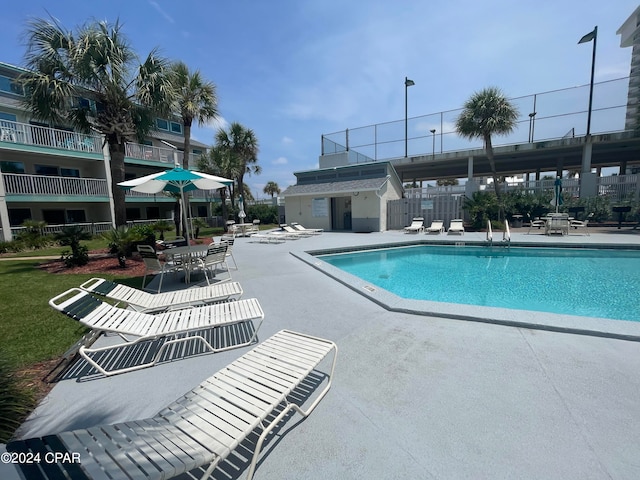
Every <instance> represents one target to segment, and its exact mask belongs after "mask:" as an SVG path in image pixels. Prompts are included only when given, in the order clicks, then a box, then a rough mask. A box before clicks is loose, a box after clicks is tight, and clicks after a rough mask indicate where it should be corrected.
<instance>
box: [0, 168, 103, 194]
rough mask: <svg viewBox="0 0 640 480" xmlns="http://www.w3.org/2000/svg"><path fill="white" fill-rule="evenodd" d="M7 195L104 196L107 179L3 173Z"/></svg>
mask: <svg viewBox="0 0 640 480" xmlns="http://www.w3.org/2000/svg"><path fill="white" fill-rule="evenodd" d="M2 178H3V179H4V188H5V191H6V193H7V195H82V196H97V197H106V196H108V195H109V186H108V185H107V181H106V180H104V179H101V178H75V177H53V176H46V175H27V174H21V173H3V174H2Z"/></svg>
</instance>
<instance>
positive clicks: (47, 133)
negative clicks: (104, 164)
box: [0, 120, 102, 153]
mask: <svg viewBox="0 0 640 480" xmlns="http://www.w3.org/2000/svg"><path fill="white" fill-rule="evenodd" d="M0 142H11V143H19V144H23V145H36V146H39V147H51V148H59V149H63V150H73V151H76V152H88V153H102V140H101V138H100V137H99V136H95V135H85V134H83V133H76V132H69V131H67V130H59V129H57V128H49V127H40V126H37V125H30V124H28V123H20V122H11V121H8V120H0Z"/></svg>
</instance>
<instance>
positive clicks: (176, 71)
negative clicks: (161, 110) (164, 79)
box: [171, 62, 218, 170]
mask: <svg viewBox="0 0 640 480" xmlns="http://www.w3.org/2000/svg"><path fill="white" fill-rule="evenodd" d="M171 71H172V73H173V78H172V83H173V88H174V89H175V95H176V98H175V105H174V106H173V110H174V111H175V112H177V113H178V114H179V115H180V117H181V118H182V124H183V125H184V156H183V158H182V168H184V169H185V170H187V169H188V168H189V152H190V151H191V125H192V124H193V121H194V120H195V121H196V122H197V123H198V124H199V125H202V124H204V123H206V122H208V121H209V120H213V119H216V118H218V97H217V96H216V86H215V85H214V84H213V83H212V82H207V81H205V80H204V79H203V78H202V76H201V75H200V72H199V71H198V70H196V71H195V72H190V71H189V67H187V65H185V64H184V63H183V62H176V63H174V64H173V65H172V66H171Z"/></svg>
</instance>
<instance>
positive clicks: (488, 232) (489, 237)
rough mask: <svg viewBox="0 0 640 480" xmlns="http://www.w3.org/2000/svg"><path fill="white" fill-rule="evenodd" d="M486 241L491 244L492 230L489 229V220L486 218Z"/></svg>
mask: <svg viewBox="0 0 640 480" xmlns="http://www.w3.org/2000/svg"><path fill="white" fill-rule="evenodd" d="M487 242H488V243H489V245H493V231H492V230H491V220H487Z"/></svg>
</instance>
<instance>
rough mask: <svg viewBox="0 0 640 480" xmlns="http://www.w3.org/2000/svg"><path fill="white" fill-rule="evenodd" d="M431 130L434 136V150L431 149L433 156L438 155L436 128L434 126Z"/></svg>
mask: <svg viewBox="0 0 640 480" xmlns="http://www.w3.org/2000/svg"><path fill="white" fill-rule="evenodd" d="M429 131H430V132H431V136H432V137H433V150H431V158H435V157H436V129H435V128H433V129H431V130H429Z"/></svg>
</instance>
